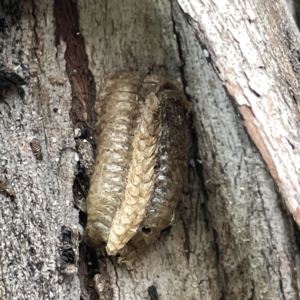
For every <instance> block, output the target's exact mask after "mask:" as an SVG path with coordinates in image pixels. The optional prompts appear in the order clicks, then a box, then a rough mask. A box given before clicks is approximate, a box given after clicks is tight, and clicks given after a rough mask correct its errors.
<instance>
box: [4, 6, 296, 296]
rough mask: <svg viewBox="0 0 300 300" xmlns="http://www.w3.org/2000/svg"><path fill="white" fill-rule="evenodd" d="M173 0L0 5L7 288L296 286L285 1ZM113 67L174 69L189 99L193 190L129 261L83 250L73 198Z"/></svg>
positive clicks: (126, 292) (190, 291) (181, 292)
mask: <svg viewBox="0 0 300 300" xmlns="http://www.w3.org/2000/svg"><path fill="white" fill-rule="evenodd" d="M178 3H179V5H180V6H179V5H178V4H177V2H176V1H168V0H159V1H155V2H152V1H147V0H123V1H121V2H120V1H117V0H111V1H96V0H89V1H84V0H78V1H76V2H73V1H67V0H66V1H58V0H57V1H34V0H32V1H2V2H0V5H1V7H0V9H1V12H2V14H1V15H0V35H1V36H0V38H1V41H0V42H1V44H0V45H1V52H0V59H1V64H2V65H4V67H5V68H6V69H5V68H4V69H5V70H8V71H7V72H6V73H5V74H7V73H10V74H14V76H12V75H11V76H10V77H7V76H6V77H5V78H7V80H4V79H3V78H2V77H1V72H0V79H1V83H2V82H4V81H5V85H4V87H3V88H4V89H3V91H2V98H1V100H0V126H1V129H0V135H1V139H0V153H1V157H0V159H1V166H0V168H1V169H0V171H1V173H3V174H4V175H5V178H6V179H7V180H8V181H9V182H10V183H11V185H12V187H13V188H14V190H15V192H16V197H13V196H10V195H9V194H7V193H5V192H1V193H0V203H1V204H0V213H1V217H0V220H1V221H0V222H1V226H0V233H1V237H2V239H1V244H0V263H1V271H0V299H80V297H81V298H82V299H96V298H97V297H99V298H100V299H157V297H156V293H157V296H158V297H159V299H222V298H224V299H298V298H299V280H298V274H299V270H300V269H299V268H300V262H299V249H298V244H297V241H298V240H297V236H298V227H297V226H296V223H295V222H294V220H293V218H292V216H291V214H290V213H289V212H288V211H287V210H286V209H285V203H286V204H287V207H288V209H289V210H290V211H291V212H292V214H293V216H294V218H295V219H296V221H298V220H297V216H296V214H295V213H294V210H293V208H294V206H293V204H294V203H296V204H297V203H298V202H297V201H298V200H297V196H298V195H299V185H297V184H296V183H298V182H297V175H298V177H299V170H298V169H297V164H299V152H298V147H297V130H298V127H297V116H298V105H297V101H298V97H299V92H298V90H297V86H298V71H297V70H298V69H297V62H298V56H297V55H298V49H299V48H300V47H299V42H298V38H299V37H298V32H297V29H296V27H295V25H294V23H293V21H292V19H291V17H290V16H289V15H288V13H287V9H286V7H285V4H284V3H283V2H281V1H278V2H276V3H275V4H274V3H273V2H272V3H271V2H270V1H265V2H264V3H261V2H259V1H258V0H256V1H254V0H252V1H248V2H247V7H244V1H240V0H239V1H238V0H235V1H234V0H231V1H229V0H228V1H222V2H219V3H220V4H217V1H216V2H215V1H209V0H207V1H201V2H199V1H195V0H190V1H184V0H179V1H178ZM3 24H4V25H3ZM119 70H127V71H135V70H140V71H145V72H154V73H158V74H160V75H164V76H166V77H168V78H170V79H172V80H177V81H179V82H181V83H182V85H183V87H184V89H185V92H186V94H187V95H188V97H189V99H190V100H191V102H192V105H193V108H192V112H191V116H190V144H191V147H190V151H189V153H188V154H187V155H188V157H189V188H188V191H189V192H187V193H186V194H185V195H182V200H181V201H180V203H179V206H178V209H177V213H176V218H175V221H174V223H173V225H172V228H171V231H170V232H169V233H164V234H163V235H162V237H161V238H160V239H159V240H158V241H157V242H156V243H155V244H154V245H152V246H151V247H149V250H148V252H147V253H145V254H144V255H143V256H142V257H139V258H138V259H137V261H136V263H135V269H134V270H133V271H132V272H129V271H127V270H126V269H125V268H122V267H120V266H119V265H118V264H117V263H116V260H115V259H114V258H111V257H107V256H105V257H102V256H98V258H96V257H95V254H94V252H93V250H91V249H89V248H88V247H86V246H85V245H84V243H82V245H81V246H80V253H79V250H78V245H77V244H78V239H79V237H78V235H79V234H78V230H79V229H80V225H79V212H78V210H77V209H76V208H74V204H73V199H74V198H76V197H77V192H78V190H77V189H76V187H75V188H74V189H73V182H74V180H75V178H76V175H77V173H78V172H79V170H78V163H79V164H80V166H81V167H86V170H85V173H86V174H87V176H89V175H90V171H89V168H90V164H91V160H92V158H91V156H92V154H93V151H92V149H93V147H95V143H94V142H93V139H91V138H92V137H93V127H94V123H95V114H94V108H93V107H94V103H95V101H96V99H97V91H99V88H100V86H101V81H102V79H103V76H104V75H107V74H114V73H115V72H116V71H119ZM0 71H1V69H0ZM11 78H13V79H11ZM23 79H24V80H25V81H26V85H23V86H22V84H23V82H22V80H23ZM271 97H272V98H271ZM243 125H244V126H243ZM78 128H80V129H81V132H82V134H81V136H80V134H78V132H79V130H78ZM275 128H276V129H275ZM250 137H251V138H252V139H253V141H254V143H253V142H252V141H251V139H250ZM33 138H35V139H36V140H38V141H39V143H40V145H41V149H42V153H43V159H42V160H38V159H37V158H36V157H35V156H34V152H33V151H32V149H31V148H30V142H31V140H32V139H33ZM75 138H76V141H75ZM85 140H87V141H85ZM83 145H88V146H87V147H84V146H83ZM82 149H83V150H82ZM262 158H263V159H264V160H265V162H266V163H264V161H263V159H262ZM268 170H269V171H268ZM270 174H271V175H272V176H273V178H274V179H275V182H274V180H273V179H272V177H271V175H270ZM77 181H80V178H78V176H77ZM276 184H277V186H278V187H279V189H280V192H281V194H282V195H283V198H282V197H281V194H280V193H278V191H277V186H276ZM82 185H87V184H86V183H84V182H83V184H82ZM75 186H76V185H75ZM84 190H86V187H83V191H81V193H82V194H84ZM73 192H74V193H73ZM283 199H284V200H285V202H284V201H283ZM293 201H294V202H293ZM81 221H82V218H81ZM81 221H80V222H81ZM62 228H63V231H64V235H62ZM65 228H69V229H70V232H72V234H71V237H72V238H69V239H68V238H67V241H66V236H67V235H68V234H66V231H65ZM67 232H69V231H67ZM69 244H70V245H69ZM66 245H67V246H68V247H69V246H70V247H71V248H72V251H73V252H74V253H73V252H72V253H73V254H74V260H75V261H74V263H72V262H71V260H69V261H67V260H65V256H66V253H67V252H66V251H65V250H66ZM68 249H70V248H68ZM70 251H71V250H70ZM68 253H69V252H68ZM62 262H64V263H67V265H68V269H67V270H68V272H66V270H65V269H64V268H62ZM71 267H73V268H71ZM77 268H78V269H79V271H78V272H77ZM66 273H68V274H66ZM94 279H95V283H96V284H95V289H96V290H97V293H98V296H96V294H95V289H94V287H93V280H94Z"/></svg>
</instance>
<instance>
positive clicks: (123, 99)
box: [86, 73, 142, 247]
mask: <svg viewBox="0 0 300 300" xmlns="http://www.w3.org/2000/svg"><path fill="white" fill-rule="evenodd" d="M141 84H142V82H141V76H140V74H139V73H120V74H117V75H116V76H114V77H113V78H106V81H105V83H104V84H103V88H102V90H101V91H100V97H99V101H98V103H97V105H96V113H97V115H98V117H99V120H98V122H97V124H96V135H97V141H98V148H97V155H96V160H95V165H94V171H93V175H92V178H91V184H90V190H89V194H88V197H87V215H88V220H87V227H86V239H87V242H88V244H90V245H91V246H94V247H98V246H101V244H102V243H103V242H107V239H108V234H109V230H110V227H111V224H112V221H113V218H114V216H115V214H116V211H117V210H118V208H119V206H120V204H121V202H122V201H123V199H124V194H125V186H126V177H127V173H128V169H129V166H130V163H131V161H132V150H133V147H132V141H133V136H134V129H135V128H136V125H137V119H138V118H139V116H140V108H139V106H140V105H141V102H142V98H141V97H140V96H139V93H140V88H141Z"/></svg>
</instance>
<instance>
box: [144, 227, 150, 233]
mask: <svg viewBox="0 0 300 300" xmlns="http://www.w3.org/2000/svg"><path fill="white" fill-rule="evenodd" d="M142 231H143V232H144V233H146V234H148V233H150V232H151V228H149V227H143V228H142Z"/></svg>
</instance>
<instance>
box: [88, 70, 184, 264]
mask: <svg viewBox="0 0 300 300" xmlns="http://www.w3.org/2000/svg"><path fill="white" fill-rule="evenodd" d="M99 100H100V101H99V103H98V104H97V106H96V112H97V114H98V116H99V121H98V123H97V128H96V130H97V139H98V150H97V157H96V162H95V167H94V173H93V176H92V179H91V186H90V191H89V195H88V199H87V213H88V224H87V228H86V236H87V242H88V243H89V244H90V245H92V246H96V247H97V246H100V245H101V243H103V242H104V243H106V244H107V246H106V251H107V253H108V254H109V255H115V254H117V253H119V254H121V256H122V258H123V259H124V261H126V260H128V261H132V260H134V256H135V255H136V253H137V252H140V251H142V250H144V249H145V248H146V247H147V245H149V244H151V243H152V242H153V241H154V240H155V239H157V238H158V237H159V235H160V232H161V230H163V229H164V228H166V227H168V226H169V225H170V224H171V223H172V220H173V218H174V211H175V207H176V204H177V202H178V200H179V199H180V197H181V194H182V189H183V186H184V184H185V182H186V176H187V164H186V153H187V142H186V134H187V130H186V112H187V111H188V107H189V104H188V102H187V101H186V99H185V97H184V94H183V93H182V91H181V90H180V89H179V88H178V86H177V85H176V84H175V83H173V82H171V81H168V80H166V79H165V78H163V77H161V76H156V75H149V76H144V75H142V74H139V73H125V72H123V73H120V74H119V75H116V76H114V77H113V78H110V79H107V80H106V82H105V83H104V86H103V89H102V91H101V93H100V99H99Z"/></svg>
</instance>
